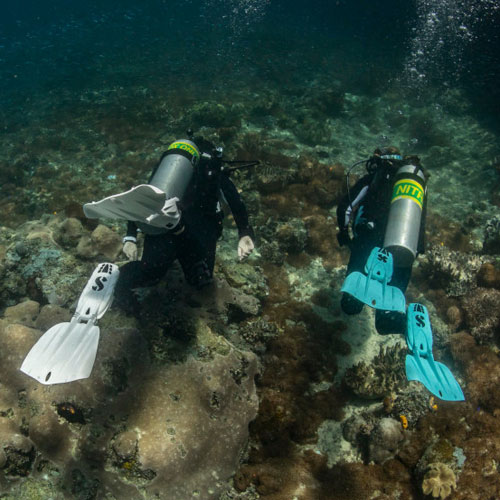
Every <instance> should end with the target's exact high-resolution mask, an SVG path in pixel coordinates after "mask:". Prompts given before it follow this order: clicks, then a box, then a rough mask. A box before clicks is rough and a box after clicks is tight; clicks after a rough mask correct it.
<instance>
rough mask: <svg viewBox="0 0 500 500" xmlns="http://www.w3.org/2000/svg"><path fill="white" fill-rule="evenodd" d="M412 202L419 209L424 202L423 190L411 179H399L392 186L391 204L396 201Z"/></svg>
mask: <svg viewBox="0 0 500 500" xmlns="http://www.w3.org/2000/svg"><path fill="white" fill-rule="evenodd" d="M402 199H403V200H411V201H414V202H415V203H416V204H417V205H418V206H419V207H420V209H422V205H423V202H424V190H423V188H422V186H421V185H420V184H419V183H418V182H417V181H414V180H413V179H401V180H399V181H398V182H396V184H394V189H393V191H392V199H391V203H394V202H395V201H397V200H402Z"/></svg>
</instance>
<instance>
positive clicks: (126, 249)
mask: <svg viewBox="0 0 500 500" xmlns="http://www.w3.org/2000/svg"><path fill="white" fill-rule="evenodd" d="M122 251H123V253H124V254H125V255H126V256H127V259H128V260H137V243H136V242H135V241H130V240H129V241H126V242H125V243H124V244H123V250H122Z"/></svg>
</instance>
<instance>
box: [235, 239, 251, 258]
mask: <svg viewBox="0 0 500 500" xmlns="http://www.w3.org/2000/svg"><path fill="white" fill-rule="evenodd" d="M254 248H255V245H254V244H253V241H252V238H250V236H243V237H241V238H240V241H239V242H238V258H239V259H240V261H241V260H243V259H245V258H246V257H248V256H249V255H250V254H251V253H252V252H253V249H254Z"/></svg>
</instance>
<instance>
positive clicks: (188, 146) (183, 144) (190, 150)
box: [168, 141, 200, 159]
mask: <svg viewBox="0 0 500 500" xmlns="http://www.w3.org/2000/svg"><path fill="white" fill-rule="evenodd" d="M168 149H169V150H170V149H182V150H183V151H187V152H188V153H189V154H191V155H193V156H194V157H195V158H196V159H198V158H199V157H200V153H199V151H198V150H197V149H196V148H195V147H194V146H192V145H191V144H188V143H187V142H182V141H175V142H173V143H172V144H170V146H169V147H168Z"/></svg>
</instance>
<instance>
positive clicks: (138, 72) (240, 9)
mask: <svg viewBox="0 0 500 500" xmlns="http://www.w3.org/2000/svg"><path fill="white" fill-rule="evenodd" d="M499 27H500V5H499V2H498V1H494V0H471V1H468V2H459V3H457V2H455V1H451V0H447V1H444V2H443V1H442V0H417V1H414V2H400V1H397V0H391V1H386V2H372V1H369V0H359V1H347V0H338V1H330V0H328V1H327V0H324V1H320V0H312V1H309V2H298V1H295V2H290V1H284V0H209V1H199V0H181V1H177V2H169V1H166V0H150V1H146V2H140V3H139V2H136V1H131V0H123V1H109V0H108V1H75V0H55V1H51V2H40V1H38V2H35V1H24V2H6V1H4V2H2V5H1V16H0V103H1V105H0V141H3V146H2V148H3V151H2V152H0V194H1V196H0V205H1V204H2V203H3V204H4V205H5V204H7V205H8V207H7V208H4V205H2V207H1V211H2V212H3V213H4V215H5V214H7V216H6V219H8V218H9V217H12V216H10V215H9V214H10V213H12V214H21V212H25V215H24V216H25V217H36V216H38V215H39V214H40V213H43V211H46V210H49V211H52V210H55V209H56V207H58V204H57V203H55V202H52V203H49V199H50V197H51V193H52V198H54V199H57V198H58V196H59V197H60V196H61V193H62V194H63V195H64V196H67V194H65V193H63V192H62V190H63V188H64V189H65V190H66V193H67V191H68V189H67V187H66V186H68V185H70V187H71V189H74V190H76V189H77V188H78V186H77V185H76V184H75V183H74V184H73V185H71V184H70V183H69V181H68V179H67V178H64V177H62V176H61V175H60V172H61V171H62V170H64V168H65V165H67V164H70V163H71V164H72V165H73V167H74V169H76V170H77V171H79V172H81V175H82V177H85V176H86V175H87V172H86V170H85V169H86V168H94V167H93V165H94V164H99V162H100V165H101V169H102V173H101V172H98V171H97V170H95V168H94V169H93V172H94V173H95V174H96V176H98V178H105V177H106V175H107V174H108V173H109V172H111V173H113V174H114V173H115V170H116V167H115V166H112V167H109V168H108V167H107V166H106V164H105V160H106V158H109V157H110V156H112V155H113V154H114V153H112V152H108V153H109V154H107V157H106V158H104V153H102V151H104V149H105V147H106V146H107V145H109V144H118V143H120V140H121V139H124V140H125V139H126V140H128V139H132V142H131V143H130V144H128V145H127V144H125V143H124V142H125V141H122V142H123V143H124V144H121V145H120V146H119V148H121V150H120V151H118V153H117V154H116V155H115V156H116V157H119V156H120V154H123V155H124V154H126V152H127V151H134V152H135V153H136V154H139V152H140V151H141V150H144V149H149V150H151V144H154V143H155V142H157V137H156V136H160V135H161V131H162V130H164V131H166V130H168V132H169V133H170V134H174V135H175V134H179V133H180V134H182V133H183V132H182V131H183V130H185V126H187V125H189V126H192V127H194V128H195V129H196V128H198V127H200V126H203V125H205V123H201V122H200V123H189V124H186V123H181V122H182V117H183V116H184V115H185V114H186V113H187V111H188V110H189V109H190V108H192V106H193V105H195V104H197V103H203V102H205V101H206V100H210V101H211V102H223V103H224V104H225V105H226V106H228V104H229V105H231V103H237V102H242V101H243V102H244V101H245V100H246V101H247V103H248V102H251V101H261V104H262V107H263V108H266V106H272V104H270V102H271V99H268V102H266V99H267V98H266V96H267V95H271V94H273V95H274V98H275V101H276V95H279V96H280V98H281V99H283V100H284V101H287V102H289V103H291V104H290V106H291V107H292V108H293V106H294V102H295V100H300V101H301V103H302V111H301V112H302V113H304V109H305V108H304V102H306V103H307V96H308V95H309V94H312V92H311V90H312V89H314V88H321V89H322V92H323V93H322V94H321V93H318V95H317V96H316V97H315V98H314V99H316V103H317V102H318V101H321V100H322V99H324V92H325V89H328V88H329V87H330V86H331V87H332V88H336V89H341V92H343V93H344V92H345V93H349V94H352V95H355V96H369V98H370V99H372V100H373V102H374V103H376V102H377V99H378V98H380V96H382V95H384V94H385V95H388V94H387V93H388V92H389V93H390V92H392V96H393V97H391V99H392V102H393V103H394V102H396V103H397V102H399V103H406V104H408V103H410V105H413V103H414V104H415V106H416V107H418V108H419V109H421V110H423V111H422V113H423V115H424V117H425V113H426V110H425V106H429V107H432V106H433V105H434V102H435V100H436V99H437V98H438V97H440V96H442V95H443V93H445V92H446V91H448V90H450V89H460V90H461V91H463V96H465V100H466V101H468V103H470V104H472V106H469V107H468V109H467V113H469V114H470V113H473V114H474V115H475V118H476V119H477V120H479V121H480V122H481V123H482V124H483V126H486V127H488V128H489V129H490V130H492V131H494V132H496V133H498V132H499V131H500V118H499V116H500V104H499V103H500V91H499V85H498V81H499V78H500V64H499V63H500V50H499V49H500V41H499V33H500V30H499V29H498V28H499ZM394 96H395V97H394ZM460 99H461V102H462V101H463V100H464V99H463V97H460ZM383 105H384V106H386V107H387V104H384V103H383ZM398 105H399V104H395V106H398ZM306 106H307V104H306ZM451 106H454V104H452V105H451ZM394 109H396V108H394ZM458 112H462V111H459V110H457V113H458ZM286 113H290V110H285V114H286ZM359 113H361V114H363V110H361V111H359V109H358V116H355V117H353V118H352V120H356V121H360V116H359ZM369 113H371V114H372V115H376V114H377V113H378V111H377V108H376V107H374V109H371V110H370V111H369V112H368V111H367V114H369ZM306 114H307V111H306ZM239 118H243V119H246V118H247V117H246V116H245V109H243V110H242V111H241V116H239ZM309 118H310V121H309V124H308V125H304V128H307V127H310V126H311V122H312V123H318V122H319V121H320V120H325V116H323V117H322V118H321V119H318V118H317V117H315V116H314V115H313V114H312V113H311V116H310V117H309ZM326 118H328V116H326ZM361 118H362V117H361ZM294 119H297V117H294ZM300 119H304V117H302V118H300ZM370 119H371V120H372V121H374V120H376V116H373V117H372V118H370ZM176 120H177V122H176V123H178V124H179V123H181V124H180V125H178V126H177V128H175V127H171V128H170V129H168V127H166V123H167V122H169V121H170V123H172V122H175V121H176ZM305 121H307V116H306V117H305ZM273 126H275V123H273V122H272V121H271V122H270V124H269V126H268V128H269V127H273ZM284 128H285V129H286V126H285V127H284ZM376 128H377V125H374V126H372V127H371V129H373V130H374V129H376ZM425 128H426V124H425V122H423V126H422V127H420V130H423V129H425ZM376 133H379V132H376ZM380 133H381V134H382V132H380ZM448 134H449V132H448ZM437 135H439V134H437ZM135 138H139V139H142V142H140V141H135ZM171 138H172V137H170V138H169V139H171ZM445 139H446V138H445ZM134 141H135V142H134ZM341 141H345V138H343V139H341ZM327 142H328V139H327V140H325V141H324V144H325V145H327ZM367 142H368V141H367ZM490 142H491V140H490ZM313 144H314V139H312V140H310V141H309V145H310V146H311V145H313ZM419 145H420V147H421V149H420V150H419V151H416V152H417V153H418V154H425V142H424V141H421V142H420V143H419ZM6 146H7V147H6ZM80 146H81V147H80ZM366 147H373V145H372V144H370V145H366ZM339 148H344V149H349V150H351V149H352V145H350V144H345V145H343V144H340V145H337V151H338V150H339ZM334 150H335V148H333V149H332V151H334ZM101 153H102V155H101V157H99V154H101ZM78 155H79V156H80V157H79V158H77V157H78ZM353 155H354V153H353ZM82 158H83V159H82ZM344 161H345V160H344ZM488 161H490V162H493V161H494V160H492V159H491V158H489V159H488ZM78 162H79V163H78ZM54 165H56V166H54ZM85 165H87V167H86V166H85ZM41 167H43V168H44V169H45V170H42V169H41ZM147 168H149V167H144V172H146V171H147ZM58 169H59V170H58ZM36 172H39V173H40V175H39V176H38V178H37V179H35V180H34V181H33V182H32V180H33V178H32V176H33V174H34V173H36ZM144 172H142V171H141V172H140V174H141V175H142V174H143V173H144ZM68 175H69V174H68ZM72 175H73V174H72ZM99 176H100V177H99ZM67 177H68V176H67ZM120 180H121V179H120ZM121 182H122V184H121V185H120V186H121V187H128V185H129V184H130V182H132V180H131V178H130V179H125V180H122V181H121ZM127 183H128V184H127ZM10 184H12V186H11V185H10ZM53 186H57V187H58V188H59V189H60V191H61V192H60V193H55V192H53ZM114 189H116V186H115V187H114ZM32 191H35V194H36V196H33V195H32ZM41 192H43V193H41ZM90 194H91V193H85V192H79V194H78V196H75V198H76V200H77V201H78V202H79V203H81V202H83V201H85V200H87V199H88V196H90ZM66 201H67V200H66Z"/></svg>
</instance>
